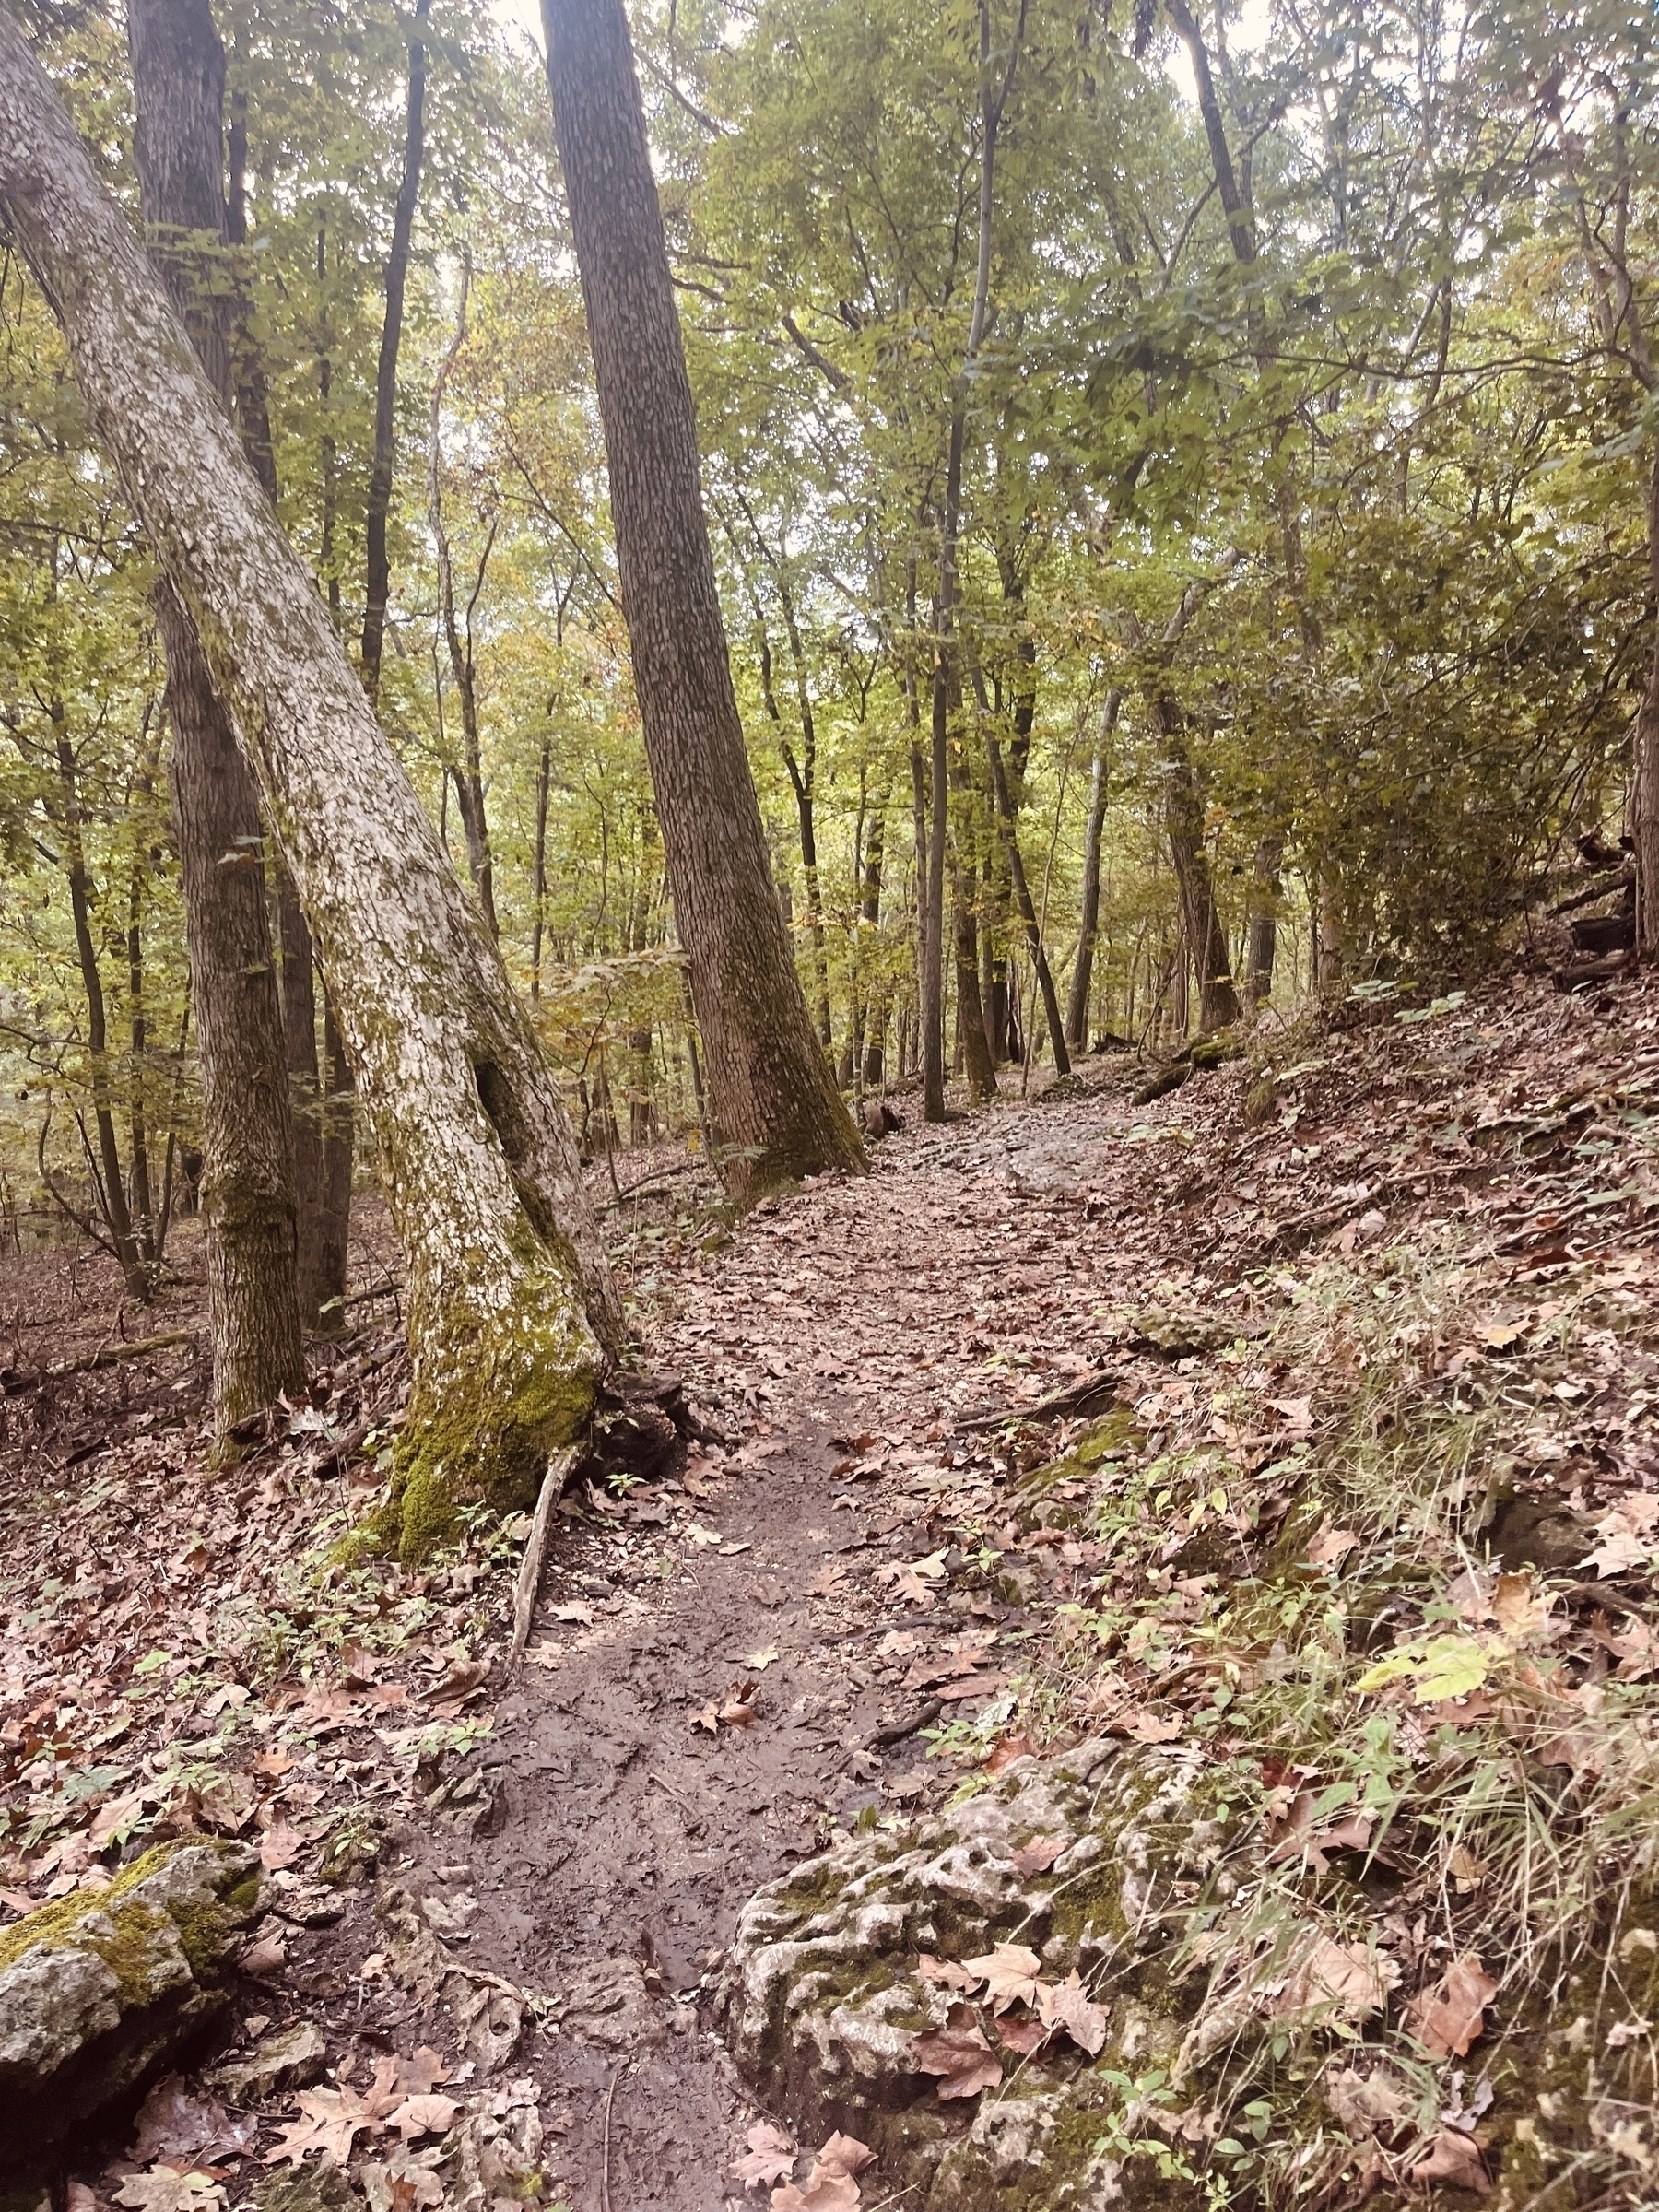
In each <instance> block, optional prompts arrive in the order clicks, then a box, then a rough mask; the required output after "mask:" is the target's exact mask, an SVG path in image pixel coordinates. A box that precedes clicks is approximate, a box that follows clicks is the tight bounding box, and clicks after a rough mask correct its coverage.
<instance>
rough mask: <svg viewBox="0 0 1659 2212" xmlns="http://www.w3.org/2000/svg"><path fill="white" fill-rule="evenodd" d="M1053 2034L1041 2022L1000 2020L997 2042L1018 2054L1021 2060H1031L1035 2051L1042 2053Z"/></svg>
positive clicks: (997, 2024)
mask: <svg viewBox="0 0 1659 2212" xmlns="http://www.w3.org/2000/svg"><path fill="white" fill-rule="evenodd" d="M1052 2034H1053V2029H1052V2028H1045V2027H1044V2026H1043V2024H1042V2022H1041V2020H1030V2019H1024V2020H1014V2019H1007V2018H1004V2019H1000V2020H998V2021H997V2023H996V2036H997V2041H999V2042H1001V2043H1004V2044H1006V2047H1007V2048H1008V2049H1009V2050H1010V2051H1014V2052H1017V2053H1018V2055H1019V2056H1020V2057H1021V2058H1030V2055H1031V2053H1032V2052H1033V2051H1041V2048H1042V2046H1043V2044H1044V2043H1046V2042H1047V2041H1048V2040H1049V2037H1050V2036H1051V2035H1052Z"/></svg>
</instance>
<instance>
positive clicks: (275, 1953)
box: [236, 1935, 288, 1975]
mask: <svg viewBox="0 0 1659 2212" xmlns="http://www.w3.org/2000/svg"><path fill="white" fill-rule="evenodd" d="M236 1963H237V1965H238V1966H240V1967H241V1971H242V1972H243V1973H244V1974H253V1975H259V1974H274V1973H277V1972H278V1971H280V1969H281V1968H283V1967H285V1966H286V1965H287V1964H288V1945H287V1943H286V1941H285V1940H284V1939H283V1937H282V1936H281V1935H262V1936H260V1937H259V1938H258V1940H257V1941H256V1942H253V1943H250V1944H247V1945H245V1946H244V1947H243V1948H242V1949H241V1951H240V1952H239V1953H238V1955H237V1960H236Z"/></svg>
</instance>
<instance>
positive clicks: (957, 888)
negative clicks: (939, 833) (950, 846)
mask: <svg viewBox="0 0 1659 2212" xmlns="http://www.w3.org/2000/svg"><path fill="white" fill-rule="evenodd" d="M950 893H951V900H950V903H951V922H952V928H953V934H954V935H955V938H956V974H957V1005H958V1006H959V1009H960V1013H959V1019H958V1022H957V1030H958V1034H959V1037H960V1039H961V1046H962V1073H963V1074H964V1076H965V1077H967V1080H968V1095H969V1097H970V1098H972V1099H994V1097H995V1096H996V1069H995V1067H994V1065H993V1063H992V1059H991V1043H990V1039H989V1038H988V1037H987V1035H986V1033H985V1007H984V1001H983V1000H982V998H981V996H980V972H979V924H978V922H977V920H976V918H975V916H974V912H973V875H972V871H971V870H964V869H963V868H961V867H953V868H952V869H951V872H950Z"/></svg>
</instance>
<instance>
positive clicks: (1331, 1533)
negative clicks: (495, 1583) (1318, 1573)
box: [1308, 1518, 1359, 1567]
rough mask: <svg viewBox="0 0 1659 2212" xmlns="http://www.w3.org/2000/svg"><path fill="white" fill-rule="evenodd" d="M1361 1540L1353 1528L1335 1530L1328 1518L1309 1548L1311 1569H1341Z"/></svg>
mask: <svg viewBox="0 0 1659 2212" xmlns="http://www.w3.org/2000/svg"><path fill="white" fill-rule="evenodd" d="M1358 1543H1359V1537H1358V1536H1357V1535H1355V1533H1354V1531H1353V1530H1352V1529H1351V1528H1333V1527H1332V1526H1331V1524H1330V1521H1329V1519H1328V1518H1327V1519H1326V1520H1325V1522H1324V1524H1323V1525H1322V1526H1321V1528H1320V1531H1319V1534H1318V1535H1316V1536H1315V1537H1314V1539H1313V1541H1312V1544H1310V1545H1309V1547H1308V1564H1309V1566H1310V1567H1340V1566H1341V1564H1342V1562H1343V1560H1344V1559H1347V1555H1348V1553H1349V1552H1350V1551H1352V1550H1353V1548H1354V1547H1355V1546H1356V1545H1357V1544H1358Z"/></svg>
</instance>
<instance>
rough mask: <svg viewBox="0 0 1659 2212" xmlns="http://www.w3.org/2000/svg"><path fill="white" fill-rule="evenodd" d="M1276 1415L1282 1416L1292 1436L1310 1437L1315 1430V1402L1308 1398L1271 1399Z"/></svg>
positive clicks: (1270, 1403)
mask: <svg viewBox="0 0 1659 2212" xmlns="http://www.w3.org/2000/svg"><path fill="white" fill-rule="evenodd" d="M1267 1403H1268V1405H1269V1406H1272V1408H1273V1410H1274V1412H1275V1413H1277V1414H1282V1415H1283V1417H1284V1422H1285V1426H1286V1428H1287V1429H1288V1430H1289V1431H1290V1434H1291V1435H1292V1436H1308V1435H1311V1434H1312V1429H1313V1401H1312V1398H1311V1397H1306V1398H1269V1399H1268V1401H1267Z"/></svg>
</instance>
